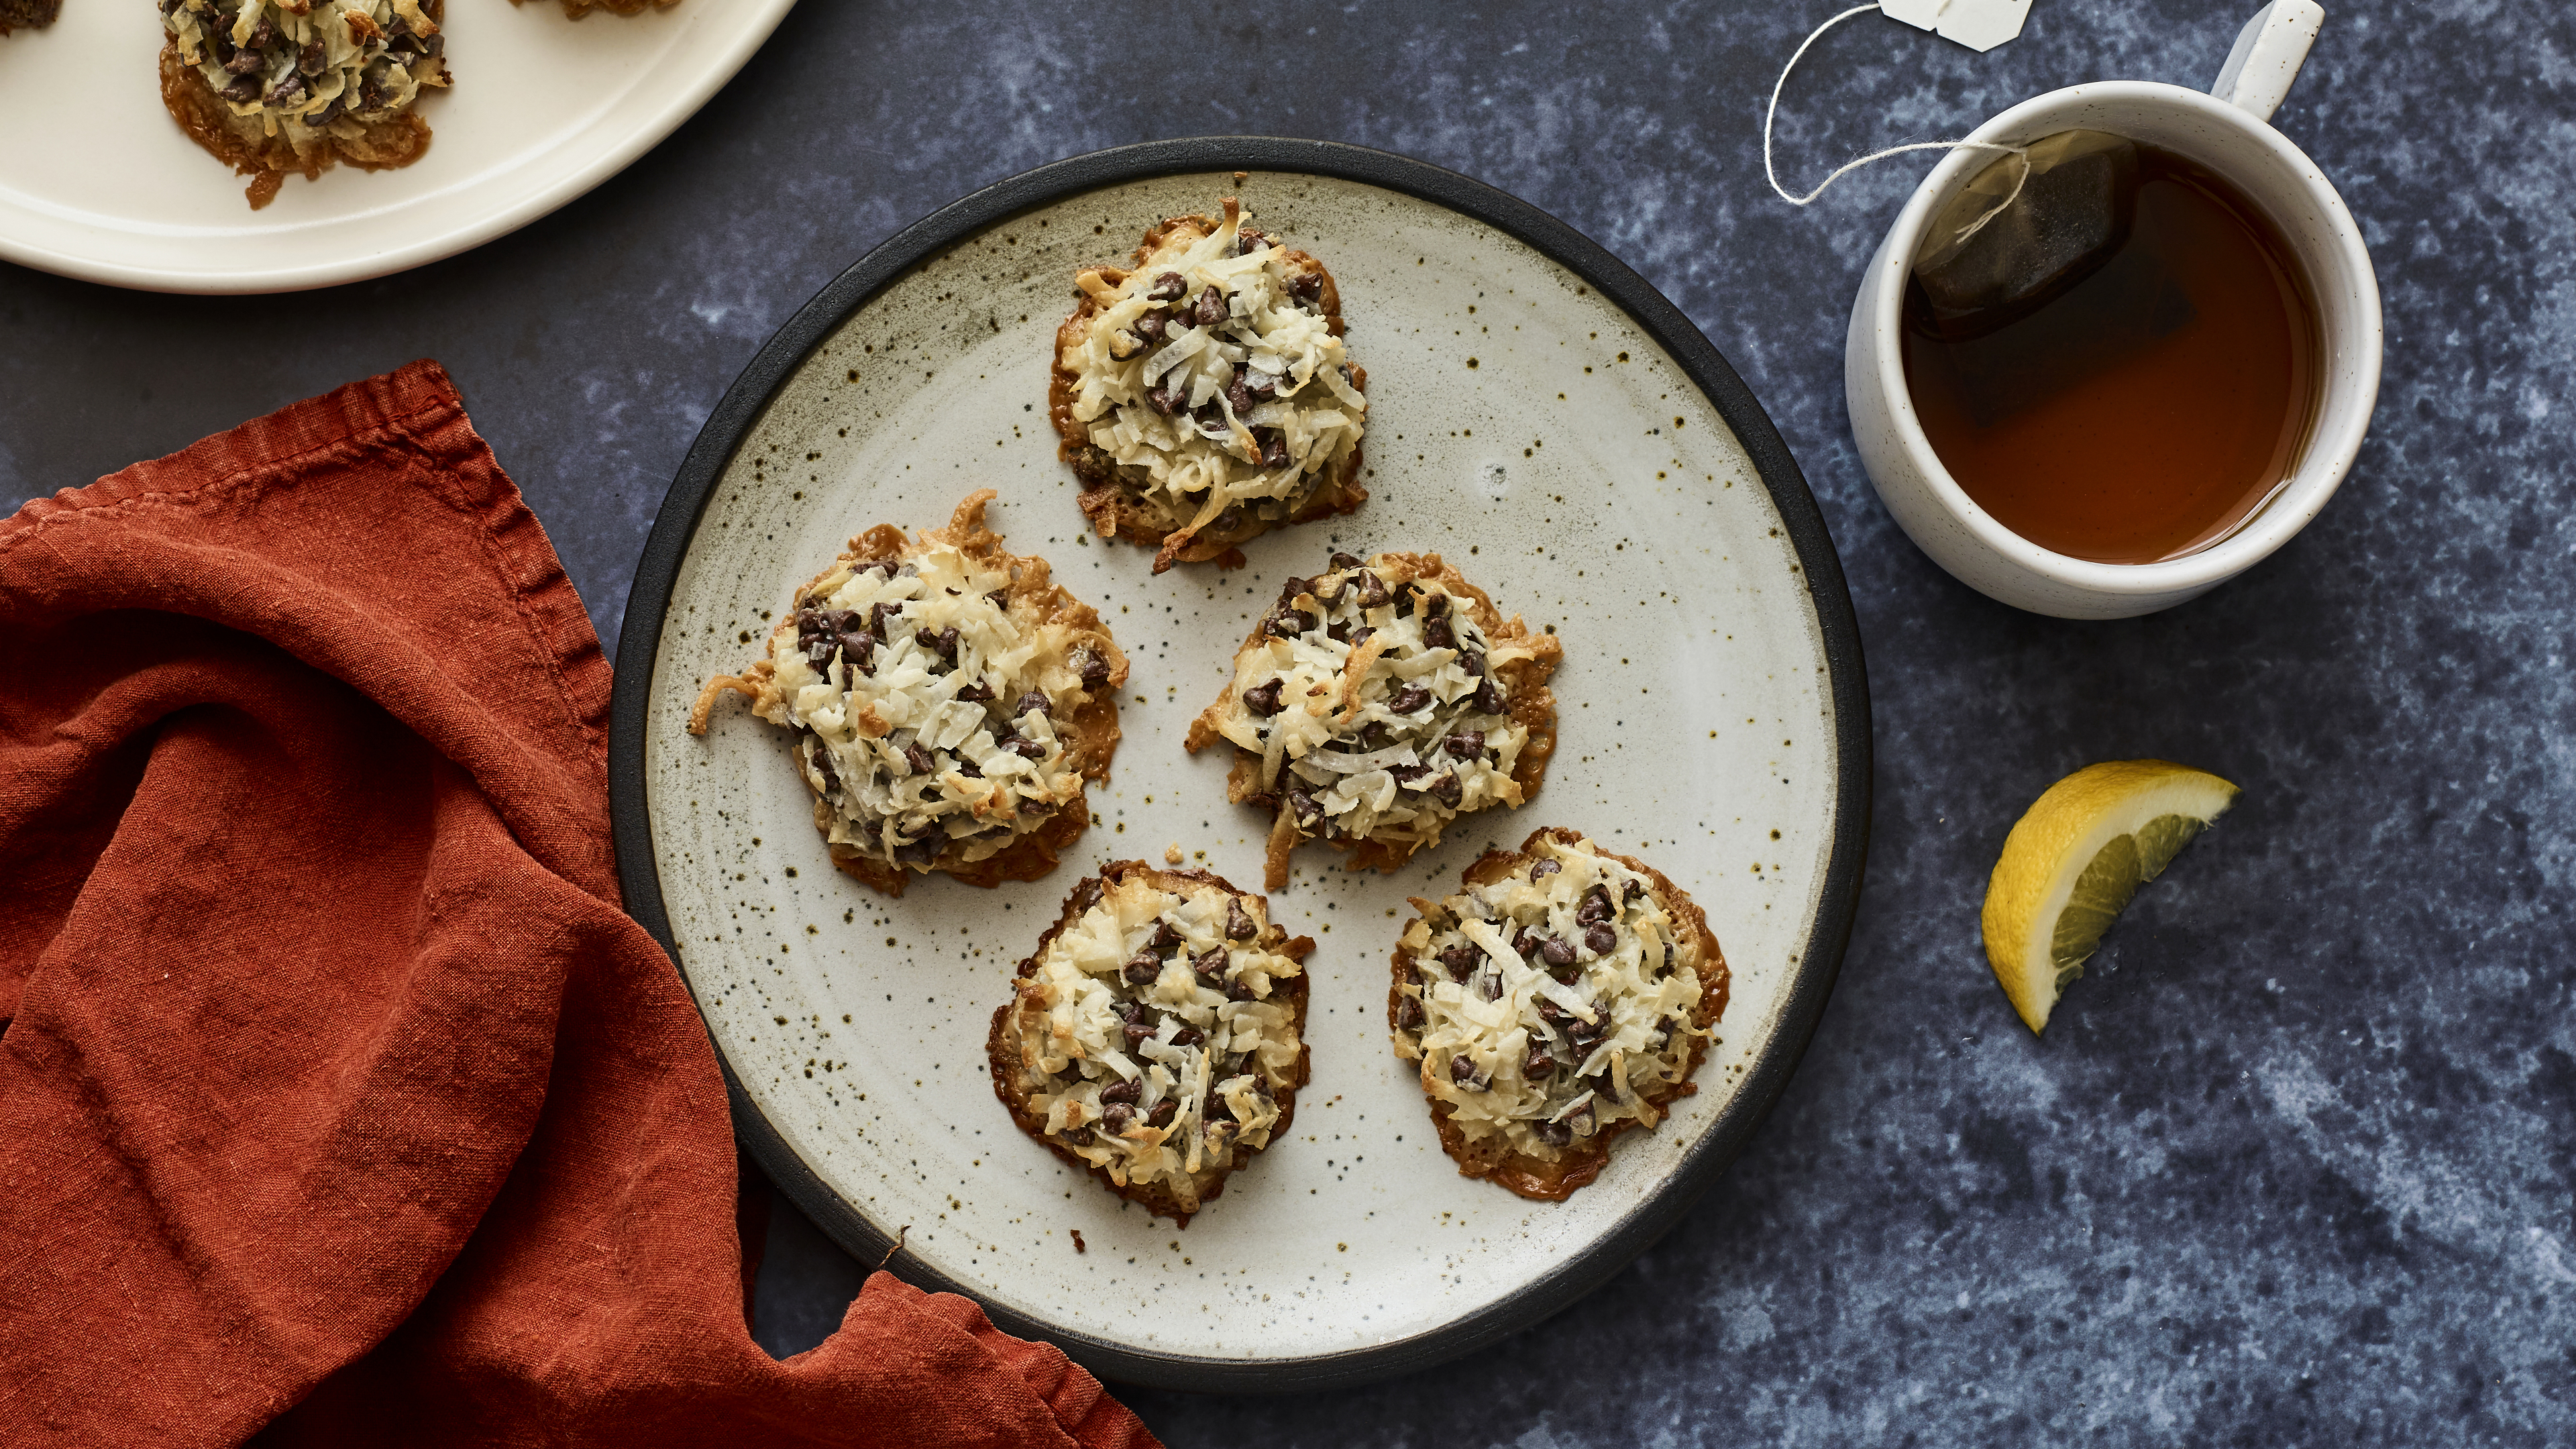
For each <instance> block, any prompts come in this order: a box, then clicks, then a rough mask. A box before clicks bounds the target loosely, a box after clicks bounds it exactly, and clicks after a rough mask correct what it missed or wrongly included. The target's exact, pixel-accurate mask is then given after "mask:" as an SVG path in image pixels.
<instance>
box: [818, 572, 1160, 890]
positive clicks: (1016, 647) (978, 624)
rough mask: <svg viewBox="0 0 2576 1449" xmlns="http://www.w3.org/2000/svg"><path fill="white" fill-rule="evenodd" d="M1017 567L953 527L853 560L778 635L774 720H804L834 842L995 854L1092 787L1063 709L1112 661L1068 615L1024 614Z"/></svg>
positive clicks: (876, 853)
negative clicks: (954, 533)
mask: <svg viewBox="0 0 2576 1449" xmlns="http://www.w3.org/2000/svg"><path fill="white" fill-rule="evenodd" d="M1010 582H1011V579H1010V576H1009V575H1008V574H1007V573H1006V572H1005V571H1004V570H1003V568H1001V567H999V566H996V565H994V564H989V563H986V562H984V561H983V560H980V559H978V558H975V557H973V556H970V555H968V554H967V553H964V552H962V551H960V550H959V549H958V548H957V546H956V545H955V544H953V543H949V544H939V545H935V546H932V547H930V548H929V549H927V550H926V551H924V552H922V553H920V554H918V555H917V556H915V557H912V558H909V559H906V560H903V561H900V562H898V561H895V560H891V559H889V560H884V561H880V562H874V563H864V562H860V563H853V562H850V561H846V560H845V561H844V562H843V563H842V564H841V565H840V566H838V567H836V568H835V569H834V570H833V571H832V572H830V573H828V574H825V575H824V576H823V577H822V578H820V579H818V580H816V581H815V582H814V583H813V584H812V585H811V586H809V587H808V588H807V589H806V591H805V593H804V594H803V595H802V596H801V597H800V599H799V601H798V602H799V604H800V607H799V608H798V609H797V611H796V613H795V615H794V616H793V622H794V623H795V626H796V627H795V629H794V631H793V632H790V631H788V630H785V629H782V630H780V631H778V632H777V633H776V634H773V635H772V636H771V637H770V643H769V658H770V665H771V668H772V669H773V670H774V671H775V678H776V683H777V687H778V691H779V694H780V695H781V697H782V698H783V701H784V705H785V713H786V716H787V717H786V718H785V719H781V720H778V721H776V722H777V723H780V724H787V725H792V726H793V727H795V728H796V729H797V731H798V735H797V740H796V763H797V767H798V768H799V769H800V770H802V771H803V772H804V774H805V779H806V782H807V783H808V784H810V785H812V786H813V787H814V789H815V791H816V792H817V793H818V794H819V795H820V796H821V797H822V799H823V802H824V805H825V807H826V809H827V810H828V811H829V812H830V816H831V823H830V825H829V827H828V829H827V830H826V832H825V833H826V835H827V837H828V838H829V839H830V840H831V842H832V843H833V844H835V845H847V846H849V847H851V848H853V849H855V850H857V851H858V852H859V853H861V854H862V855H865V856H868V857H870V858H872V859H875V860H878V861H884V862H891V863H894V864H897V865H902V866H908V867H910V868H912V869H914V870H917V871H925V872H926V871H928V870H930V869H931V865H932V862H933V861H934V860H937V859H938V858H939V857H940V856H941V854H942V853H943V852H944V851H946V850H948V849H949V847H951V846H952V845H954V846H956V847H957V849H958V854H957V855H956V856H955V857H954V858H955V859H957V860H961V861H977V860H983V859H986V858H987V857H990V856H991V855H993V854H994V853H996V852H998V851H1000V850H1001V849H1003V848H1004V847H1006V846H1008V845H1009V844H1010V843H1011V842H1012V840H1014V839H1015V838H1017V837H1018V836H1021V835H1024V834H1026V833H1028V832H1029V831H1031V830H1035V829H1037V828H1038V827H1039V826H1040V825H1042V824H1043V823H1044V822H1045V821H1046V819H1047V818H1048V817H1049V816H1051V815H1053V814H1054V813H1055V812H1056V811H1058V810H1059V809H1062V808H1063V807H1064V806H1065V805H1067V804H1069V803H1071V802H1072V801H1073V800H1075V799H1077V798H1078V797H1080V796H1081V794H1082V790H1083V777H1082V775H1081V773H1080V771H1079V770H1078V769H1077V768H1075V767H1074V765H1073V764H1072V763H1070V762H1068V761H1067V759H1066V758H1065V750H1064V744H1063V742H1062V741H1061V740H1060V739H1059V738H1058V737H1057V733H1056V728H1057V724H1056V722H1057V718H1058V717H1060V716H1069V715H1070V712H1071V709H1072V707H1073V706H1074V705H1076V704H1078V703H1079V702H1081V701H1083V700H1086V699H1088V698H1089V697H1090V694H1091V692H1092V691H1093V690H1095V689H1099V688H1103V687H1105V686H1106V684H1107V682H1108V679H1109V675H1110V666H1109V663H1108V661H1107V660H1105V659H1104V658H1102V657H1101V656H1100V655H1099V654H1097V653H1096V652H1094V651H1092V650H1091V649H1089V648H1087V647H1084V646H1082V645H1080V644H1078V643H1076V641H1075V639H1074V632H1073V631H1072V630H1071V629H1070V628H1068V627H1067V626H1065V625H1063V624H1061V623H1048V624H1043V625H1041V624H1036V623H1034V622H1032V621H1030V620H1028V619H1026V618H1023V617H1020V616H1019V615H1016V614H1014V613H1013V612H1012V611H1011V610H1010V609H1009V608H1008V607H1006V601H1007V587H1008V585H1009V584H1010Z"/></svg>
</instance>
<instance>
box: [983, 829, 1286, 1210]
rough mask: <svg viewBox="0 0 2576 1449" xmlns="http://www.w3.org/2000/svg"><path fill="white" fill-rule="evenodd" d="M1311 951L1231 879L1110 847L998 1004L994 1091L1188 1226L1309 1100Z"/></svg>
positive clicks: (1123, 1191)
mask: <svg viewBox="0 0 2576 1449" xmlns="http://www.w3.org/2000/svg"><path fill="white" fill-rule="evenodd" d="M1314 949H1315V943H1314V941H1313V940H1311V939H1309V938H1307V937H1304V936H1300V937H1297V938H1296V939H1294V940H1291V939H1289V937H1288V933H1287V932H1286V931H1284V930H1282V929H1280V928H1279V927H1277V926H1275V925H1272V924H1271V923H1270V907H1269V902H1268V901H1266V900H1264V899H1263V898H1262V897H1260V896H1257V895H1251V894H1248V893H1246V892H1243V891H1239V890H1236V889H1235V888H1234V887H1233V886H1232V885H1229V884H1228V883H1226V881H1225V880H1224V879H1222V878H1221V877H1218V876H1216V875H1212V874H1210V873H1209V872H1207V871H1203V870H1164V869H1157V868H1155V867H1153V866H1149V865H1147V864H1146V863H1145V862H1143V861H1141V860H1121V861H1114V862H1112V863H1110V864H1109V865H1106V866H1103V867H1102V868H1101V871H1100V874H1099V875H1098V876H1096V877H1093V878H1092V879H1090V880H1086V881H1084V882H1083V883H1082V884H1080V885H1078V886H1076V887H1074V890H1073V894H1072V895H1071V896H1069V897H1068V898H1067V899H1066V900H1065V903H1064V913H1063V915H1062V916H1061V917H1059V918H1058V919H1057V921H1056V923H1055V924H1054V925H1053V926H1050V927H1048V928H1047V932H1046V934H1045V935H1043V936H1041V937H1039V938H1038V947H1037V950H1036V952H1035V953H1034V954H1032V955H1031V956H1030V957H1029V958H1028V959H1027V960H1026V961H1023V962H1021V963H1020V971H1019V984H1018V987H1017V989H1016V990H1015V992H1014V993H1013V995H1012V997H1011V1000H1010V1001H1009V1002H1008V1003H1006V1004H1005V1005H1004V1006H1003V1007H1002V1008H1001V1009H1000V1010H998V1011H996V1012H994V1013H993V1034H992V1037H991V1039H990V1041H989V1042H988V1043H987V1045H988V1049H989V1051H990V1053H991V1057H992V1068H993V1091H994V1094H995V1095H996V1096H999V1097H1000V1098H1001V1099H1002V1105H1003V1106H1004V1107H1006V1108H1008V1109H1009V1110H1010V1113H1011V1120H1013V1121H1014V1122H1017V1123H1018V1124H1019V1126H1020V1130H1021V1131H1023V1132H1026V1133H1028V1134H1029V1135H1030V1136H1031V1137H1034V1138H1036V1139H1037V1140H1038V1142H1039V1143H1040V1144H1042V1145H1043V1146H1045V1147H1046V1148H1047V1150H1048V1151H1050V1152H1053V1153H1055V1154H1056V1155H1057V1156H1058V1157H1061V1158H1063V1159H1064V1160H1065V1161H1067V1162H1070V1163H1072V1164H1073V1165H1074V1166H1076V1167H1079V1168H1083V1169H1085V1170H1086V1171H1089V1172H1090V1173H1091V1174H1093V1175H1094V1176H1096V1177H1098V1178H1099V1179H1100V1180H1101V1181H1102V1182H1103V1183H1106V1184H1107V1185H1108V1187H1109V1190H1110V1191H1111V1192H1114V1193H1116V1194H1117V1195H1118V1196H1120V1197H1122V1198H1125V1199H1127V1200H1128V1201H1130V1202H1133V1203H1136V1204H1137V1205H1139V1206H1141V1207H1143V1208H1144V1209H1145V1210H1146V1211H1147V1212H1150V1213H1152V1214H1154V1215H1156V1216H1158V1217H1168V1218H1171V1219H1172V1220H1173V1221H1175V1222H1177V1223H1179V1224H1180V1225H1181V1226H1183V1227H1187V1226H1189V1221H1190V1216H1191V1214H1193V1213H1196V1212H1197V1211H1199V1209H1200V1208H1202V1207H1204V1206H1205V1205H1206V1204H1207V1202H1208V1200H1209V1199H1211V1198H1214V1197H1216V1196H1217V1195H1218V1194H1219V1193H1221V1192H1223V1191H1224V1190H1225V1180H1226V1177H1227V1175H1228V1174H1230V1173H1232V1172H1233V1171H1234V1170H1235V1169H1237V1168H1239V1167H1241V1166H1243V1165H1244V1164H1245V1163H1247V1162H1249V1161H1251V1159H1252V1156H1253V1154H1254V1153H1257V1152H1259V1151H1260V1150H1261V1149H1262V1148H1264V1147H1266V1146H1268V1145H1269V1144H1270V1143H1271V1141H1272V1140H1273V1139H1275V1138H1277V1137H1279V1136H1280V1135H1282V1134H1284V1133H1286V1132H1287V1130H1288V1123H1289V1120H1290V1119H1291V1118H1292V1117H1294V1116H1295V1115H1296V1109H1297V1089H1298V1088H1299V1087H1301V1086H1303V1085H1305V1083H1306V1070H1307V1057H1306V1044H1305V1039H1304V1033H1305V1027H1306V973H1305V968H1304V967H1303V965H1302V964H1301V963H1302V962H1303V961H1304V960H1305V958H1306V955H1307V953H1308V952H1310V951H1312V950H1314Z"/></svg>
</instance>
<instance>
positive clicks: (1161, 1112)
mask: <svg viewBox="0 0 2576 1449" xmlns="http://www.w3.org/2000/svg"><path fill="white" fill-rule="evenodd" d="M1180 1110H1181V1104H1180V1103H1178V1102H1175V1101H1173V1100H1172V1099H1171V1098H1169V1097H1165V1098H1164V1099H1163V1100H1161V1101H1159V1102H1156V1103H1155V1104H1154V1110H1153V1111H1151V1112H1148V1113H1146V1114H1145V1125H1146V1126H1148V1127H1169V1126H1171V1125H1172V1118H1173V1117H1174V1116H1176V1115H1178V1114H1179V1112H1180Z"/></svg>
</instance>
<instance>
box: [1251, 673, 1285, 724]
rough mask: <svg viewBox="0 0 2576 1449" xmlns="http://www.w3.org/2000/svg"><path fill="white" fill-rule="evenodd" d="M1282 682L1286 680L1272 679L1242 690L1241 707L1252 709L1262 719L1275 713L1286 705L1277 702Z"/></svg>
mask: <svg viewBox="0 0 2576 1449" xmlns="http://www.w3.org/2000/svg"><path fill="white" fill-rule="evenodd" d="M1284 683H1286V681H1284V680H1279V679H1273V680H1271V681H1270V682H1269V683H1267V684H1256V685H1254V686H1253V687H1251V688H1250V689H1247V690H1245V691H1244V692H1243V707H1244V708H1245V709H1248V710H1250V711H1252V712H1253V713H1254V714H1257V715H1259V716H1261V717H1262V718H1263V719H1268V718H1270V717H1271V716H1272V715H1274V714H1277V713H1278V712H1279V711H1280V710H1282V709H1285V708H1286V707H1287V706H1285V705H1283V704H1281V703H1280V702H1279V689H1280V686H1281V685H1282V684H1284Z"/></svg>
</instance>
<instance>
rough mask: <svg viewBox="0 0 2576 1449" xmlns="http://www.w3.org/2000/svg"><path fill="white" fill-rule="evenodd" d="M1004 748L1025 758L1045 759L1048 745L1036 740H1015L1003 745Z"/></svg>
mask: <svg viewBox="0 0 2576 1449" xmlns="http://www.w3.org/2000/svg"><path fill="white" fill-rule="evenodd" d="M1003 748H1004V749H1007V750H1009V751H1010V752H1011V753H1012V754H1015V755H1017V756H1019V757H1020V758H1021V759H1023V760H1043V759H1045V758H1046V746H1044V745H1042V744H1039V743H1038V742H1037V741H1035V740H1013V741H1011V742H1010V743H1009V744H1007V745H1005V746H1003Z"/></svg>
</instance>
